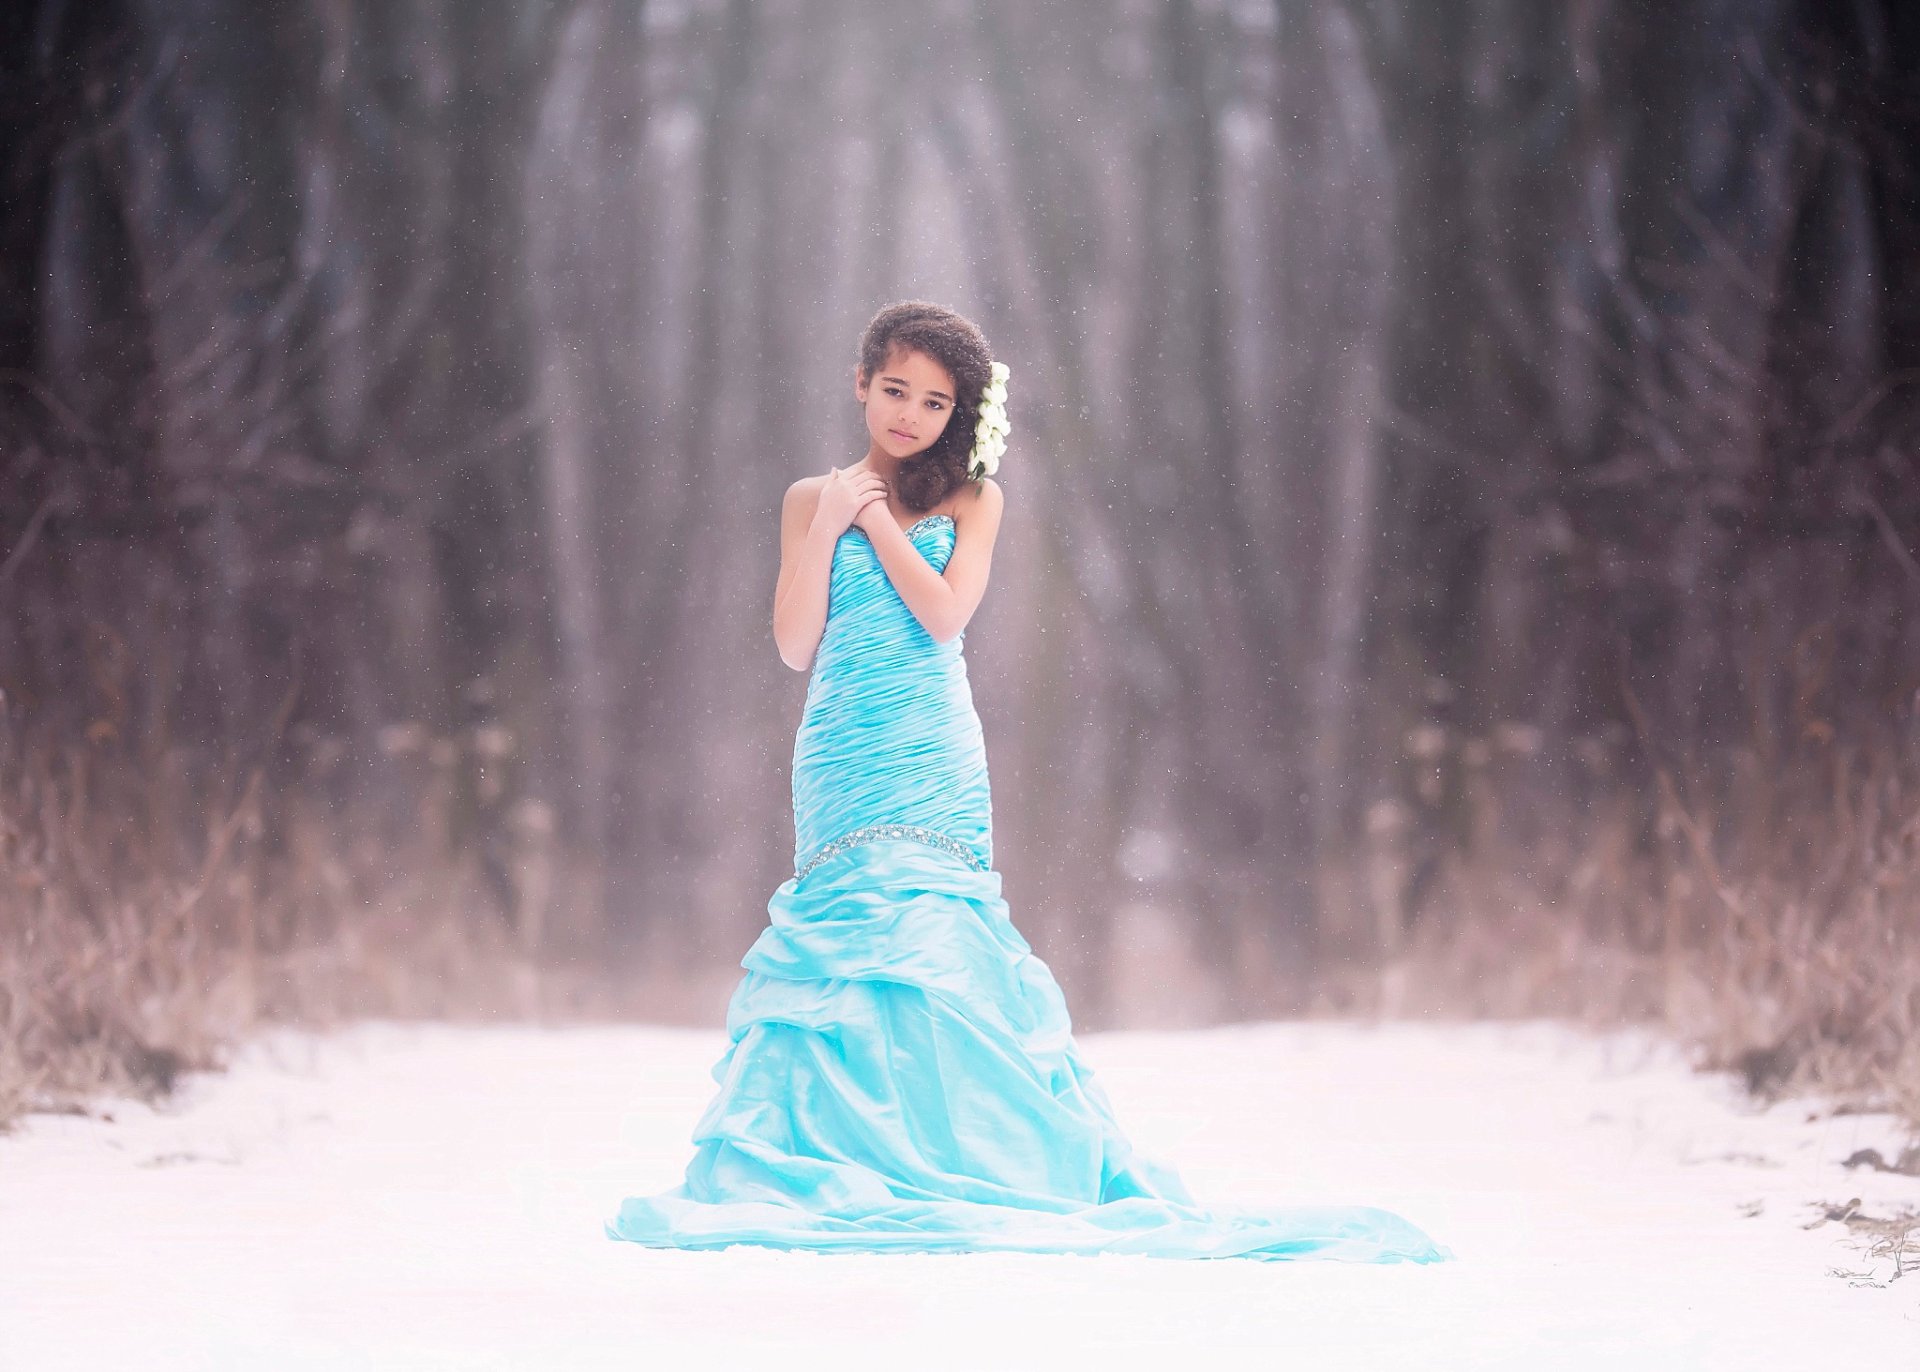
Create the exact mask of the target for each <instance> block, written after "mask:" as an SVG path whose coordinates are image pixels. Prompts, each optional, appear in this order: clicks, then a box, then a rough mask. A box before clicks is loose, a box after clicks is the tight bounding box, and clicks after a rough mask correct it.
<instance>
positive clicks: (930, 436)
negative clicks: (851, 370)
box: [853, 345, 956, 459]
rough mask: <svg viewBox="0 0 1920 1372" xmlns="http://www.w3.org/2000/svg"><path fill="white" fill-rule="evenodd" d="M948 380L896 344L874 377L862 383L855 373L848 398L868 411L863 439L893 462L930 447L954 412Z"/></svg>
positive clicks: (950, 379) (927, 361) (939, 368)
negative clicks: (870, 440) (854, 396)
mask: <svg viewBox="0 0 1920 1372" xmlns="http://www.w3.org/2000/svg"><path fill="white" fill-rule="evenodd" d="M955 389H956V387H955V386H954V384H953V377H952V376H950V375H948V373H947V369H946V368H945V367H943V366H941V365H940V363H939V362H938V361H936V360H935V359H933V358H931V357H929V356H927V354H925V353H923V352H920V351H919V350H918V349H912V348H904V347H900V346H898V345H896V346H895V347H893V348H892V349H891V350H889V352H888V354H887V361H886V365H884V366H883V367H881V368H880V371H879V373H878V374H877V375H875V376H873V377H872V378H870V379H869V380H866V381H862V380H861V379H860V377H859V375H858V374H857V373H856V375H855V377H854V387H853V393H854V394H855V395H856V396H858V397H859V399H860V403H861V404H862V405H864V406H865V407H866V411H867V434H868V435H869V437H871V438H872V440H873V443H874V446H875V447H876V448H878V449H879V450H880V451H882V452H884V453H886V454H888V455H889V456H891V457H893V458H895V459H905V458H909V457H912V456H913V455H914V454H915V453H918V452H923V451H925V450H926V449H927V448H928V447H930V446H932V444H933V441H934V440H935V439H937V438H939V437H940V434H941V432H942V431H943V430H944V429H945V428H946V427H947V419H948V417H949V416H951V415H952V413H953V393H954V391H955Z"/></svg>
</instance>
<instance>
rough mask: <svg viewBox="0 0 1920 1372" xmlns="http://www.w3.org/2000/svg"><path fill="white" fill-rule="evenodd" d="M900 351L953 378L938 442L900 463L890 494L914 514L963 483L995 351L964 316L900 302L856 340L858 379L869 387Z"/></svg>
mask: <svg viewBox="0 0 1920 1372" xmlns="http://www.w3.org/2000/svg"><path fill="white" fill-rule="evenodd" d="M896 346H898V347H903V348H912V349H914V350H915V351H918V352H923V353H925V354H926V355H927V356H929V357H931V358H933V359H934V360H935V361H936V362H938V363H939V364H940V365H941V366H943V367H945V368H946V369H947V374H948V375H949V376H951V377H952V378H953V409H952V410H951V411H949V412H948V414H947V425H946V427H945V428H944V429H942V430H941V431H940V437H938V438H936V439H934V440H933V442H932V443H930V444H928V445H927V447H926V450H925V451H923V452H919V453H915V454H914V455H913V456H912V457H911V458H909V459H907V460H906V461H905V462H902V463H901V464H900V468H899V471H898V472H897V473H896V475H895V477H894V489H895V490H896V491H897V492H898V494H899V496H900V503H901V504H903V505H905V506H906V507H907V508H908V509H909V510H912V511H914V512H915V513H921V512H924V511H926V510H931V509H932V508H933V507H934V506H935V505H938V504H939V503H940V502H941V501H942V500H945V499H946V498H947V495H948V493H949V492H951V491H954V490H957V489H958V488H959V487H960V485H961V484H962V483H963V482H965V481H966V479H967V462H968V458H969V457H970V456H971V454H972V452H973V430H974V425H975V424H976V423H977V421H978V419H979V416H980V396H981V393H982V392H984V391H985V390H986V389H987V382H988V381H989V380H991V379H992V367H993V351H992V349H990V348H988V347H987V338H986V335H985V334H983V333H981V332H980V328H979V326H978V325H976V324H975V323H974V322H973V321H972V320H971V319H968V318H967V317H966V316H965V315H960V314H955V313H954V312H953V311H952V310H949V309H947V308H946V307H945V306H942V305H936V304H934V303H933V302H932V301H928V300H898V301H895V302H894V303H893V304H891V305H888V306H885V307H884V308H882V309H881V310H880V312H879V313H878V314H876V315H874V317H873V318H872V319H871V320H869V321H868V323H867V328H866V332H865V333H863V334H861V335H860V380H861V381H862V382H863V383H865V382H871V381H872V380H873V378H874V376H875V375H876V374H877V373H878V372H879V370H880V369H881V368H882V367H884V366H885V365H886V362H887V355H888V354H889V353H890V352H892V351H893V349H894V348H895V347H896Z"/></svg>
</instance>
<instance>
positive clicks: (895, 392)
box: [881, 386, 900, 395]
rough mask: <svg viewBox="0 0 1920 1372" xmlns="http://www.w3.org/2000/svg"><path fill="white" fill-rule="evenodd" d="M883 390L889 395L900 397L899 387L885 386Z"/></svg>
mask: <svg viewBox="0 0 1920 1372" xmlns="http://www.w3.org/2000/svg"><path fill="white" fill-rule="evenodd" d="M881 389H882V390H884V391H886V393H887V394H888V395H899V394H900V388H899V387H898V386H883V387H882V388H881Z"/></svg>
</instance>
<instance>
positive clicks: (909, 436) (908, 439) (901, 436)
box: [887, 429, 913, 443]
mask: <svg viewBox="0 0 1920 1372" xmlns="http://www.w3.org/2000/svg"><path fill="white" fill-rule="evenodd" d="M887 432H888V433H890V434H892V435H893V436H894V437H895V438H897V439H899V440H900V441H901V442H902V443H911V442H913V435H912V434H903V433H901V432H900V431H899V430H898V429H888V430H887Z"/></svg>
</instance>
